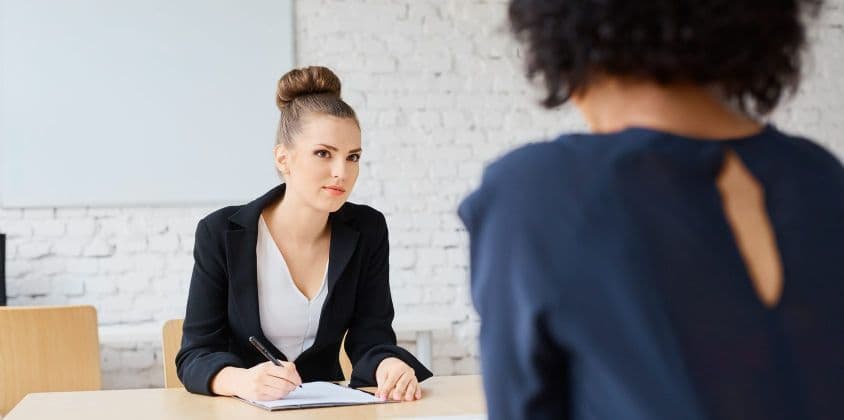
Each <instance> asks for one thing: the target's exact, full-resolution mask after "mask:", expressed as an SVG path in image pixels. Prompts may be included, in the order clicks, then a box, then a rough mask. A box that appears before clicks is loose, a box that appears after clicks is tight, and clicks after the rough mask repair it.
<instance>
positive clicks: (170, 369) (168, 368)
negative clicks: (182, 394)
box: [161, 319, 184, 388]
mask: <svg viewBox="0 0 844 420" xmlns="http://www.w3.org/2000/svg"><path fill="white" fill-rule="evenodd" d="M183 323H184V320H182V319H171V320H169V321H167V322H165V323H164V328H163V329H162V337H161V338H162V340H161V356H162V358H163V359H164V387H165V388H180V387H182V381H180V380H179V375H177V374H176V353H178V352H179V349H180V348H181V347H182V324H183Z"/></svg>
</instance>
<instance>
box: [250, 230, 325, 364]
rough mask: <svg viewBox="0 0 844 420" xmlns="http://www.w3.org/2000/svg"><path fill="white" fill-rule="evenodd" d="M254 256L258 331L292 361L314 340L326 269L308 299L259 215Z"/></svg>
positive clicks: (322, 300) (323, 294)
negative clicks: (317, 286) (255, 263)
mask: <svg viewBox="0 0 844 420" xmlns="http://www.w3.org/2000/svg"><path fill="white" fill-rule="evenodd" d="M255 253H256V256H257V274H258V310H259V314H260V318H261V330H262V331H263V332H264V335H265V336H266V337H267V339H268V340H270V342H272V343H273V345H274V346H276V348H278V349H279V350H280V351H281V352H282V353H284V355H285V356H286V357H287V360H291V361H293V360H295V359H296V358H297V357H299V355H300V354H302V353H303V352H304V351H305V350H306V349H308V348H309V347H311V345H313V344H314V340H315V339H316V333H317V328H318V327H319V318H320V314H321V312H322V307H323V304H324V303H325V297H326V295H327V285H326V283H327V282H326V278H325V277H326V275H327V273H328V266H327V264H326V269H325V273H326V274H324V275H323V279H322V286H320V288H319V292H317V294H316V296H314V297H313V299H310V300H309V299H308V298H307V297H306V296H305V295H304V294H303V293H302V292H301V291H300V290H299V288H298V287H297V286H296V284H295V283H294V282H293V278H292V277H291V275H290V270H289V269H288V267H287V263H286V262H285V260H284V255H282V253H281V250H279V248H278V246H277V245H276V243H275V241H273V237H272V235H270V230H269V228H268V227H267V224H266V222H265V221H264V217H263V216H261V217H259V218H258V241H257V242H256V244H255Z"/></svg>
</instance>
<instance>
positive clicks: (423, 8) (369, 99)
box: [0, 0, 844, 387]
mask: <svg viewBox="0 0 844 420" xmlns="http://www.w3.org/2000/svg"><path fill="white" fill-rule="evenodd" d="M829 9H830V10H829V13H828V14H827V15H826V16H825V17H824V19H823V21H822V22H821V23H820V24H819V25H818V27H817V29H816V30H815V31H814V32H813V39H814V40H815V41H816V42H817V44H816V46H815V50H814V51H815V54H814V56H815V57H816V58H815V59H814V64H813V65H810V66H808V67H807V70H808V72H809V76H808V79H807V81H806V83H805V84H804V85H803V88H801V92H800V93H799V96H798V98H797V99H796V100H795V101H793V102H791V103H789V104H787V105H786V106H785V107H784V108H783V109H782V110H781V111H780V112H779V113H778V114H777V115H776V116H775V118H774V121H775V123H777V124H778V125H779V126H780V127H782V128H785V129H788V130H793V131H796V132H800V133H804V134H806V135H809V136H811V137H814V138H816V139H818V140H819V141H820V142H822V143H824V144H826V145H827V146H829V147H830V148H832V149H833V150H834V151H835V152H836V153H837V154H838V155H839V156H842V157H844V139H842V136H841V134H842V128H844V127H842V125H844V121H843V120H842V115H844V81H842V79H841V78H840V77H839V75H841V74H844V51H842V49H841V48H840V45H841V44H842V43H844V29H842V22H844V0H833V1H830V5H829ZM504 15H505V2H503V1H469V0H452V1H434V0H395V1H386V0H377V1H376V0H371V1H370V0H367V1H316V0H305V1H298V2H297V4H296V18H297V23H296V25H297V37H298V40H297V54H298V63H299V64H300V65H307V64H322V65H327V66H329V67H332V68H333V69H335V70H336V71H337V72H338V73H339V74H340V76H341V77H342V79H343V82H344V92H345V96H346V97H347V99H348V101H349V102H350V103H351V104H352V105H353V106H354V107H355V108H356V110H357V111H358V113H359V114H360V117H361V123H362V125H363V127H364V148H365V149H366V150H365V154H364V161H363V162H364V163H363V167H362V173H361V178H360V181H359V183H358V186H357V189H356V191H355V193H354V194H353V201H356V202H364V203H369V204H372V205H374V206H375V207H376V208H379V209H381V210H382V211H384V212H385V213H386V214H387V219H388V223H389V226H390V229H391V238H390V239H391V245H392V259H391V262H392V266H391V276H392V285H393V295H394V300H395V302H396V310H397V312H423V311H424V312H425V313H427V314H442V315H445V316H449V317H450V318H451V319H452V320H453V327H452V329H451V331H442V332H439V333H437V334H435V336H434V366H433V370H434V372H435V373H436V374H454V373H475V372H477V349H476V347H477V346H476V344H475V340H476V335H477V326H478V321H477V317H476V315H475V313H474V311H473V310H472V309H471V305H470V303H469V299H468V290H467V286H468V284H467V279H468V278H467V240H466V237H465V234H464V232H463V230H462V228H461V225H460V223H459V221H458V219H457V217H456V215H455V208H456V206H457V204H458V202H459V201H460V199H461V198H462V197H463V196H464V194H465V193H466V192H467V191H468V190H469V189H470V188H471V187H472V186H473V185H475V184H476V182H477V180H478V179H479V176H480V174H481V170H482V167H483V165H484V164H485V163H486V162H488V161H489V160H490V159H492V158H494V157H495V156H497V155H499V154H501V153H503V152H504V151H506V150H508V149H510V148H512V147H513V146H515V145H517V144H521V143H524V142H525V141H528V140H531V139H537V138H541V137H543V136H549V135H552V134H553V133H558V132H561V131H566V130H573V129H578V130H582V129H584V125H583V123H582V122H581V121H580V119H579V117H578V116H577V115H576V114H575V113H574V111H573V110H571V109H568V108H566V109H563V110H557V111H553V112H549V111H543V110H541V109H540V107H539V106H537V105H536V100H537V99H538V98H539V95H540V92H539V91H538V90H536V89H534V88H532V87H531V86H530V85H529V84H528V83H527V82H526V81H524V79H523V77H522V76H521V70H520V68H521V67H520V63H519V61H518V58H517V57H516V53H515V44H514V43H513V42H511V41H510V40H509V36H508V35H507V33H506V32H505V31H504V30H503V22H504V21H503V19H504ZM268 94H272V92H268ZM269 147H270V145H269V144H268V147H267V150H269ZM210 210H211V209H210V208H193V207H191V208H183V207H180V208H148V207H140V208H138V207H132V208H68V209H65V208H61V209H22V210H19V209H17V210H8V209H7V210H3V211H2V212H0V231H5V232H6V233H8V234H9V235H10V238H9V244H8V245H9V246H8V249H9V253H10V255H9V256H8V257H9V263H8V276H9V285H8V288H9V293H10V303H11V304H12V305H29V304H51V303H92V304H94V305H96V306H97V308H98V311H99V312H98V314H99V319H100V322H101V323H103V324H136V323H146V322H161V321H163V320H164V319H167V318H171V317H179V316H182V314H183V311H184V302H185V296H186V290H187V284H188V281H189V277H190V269H191V265H192V260H191V255H190V252H191V250H192V245H193V243H192V242H193V230H194V228H195V224H196V221H197V220H198V219H199V218H200V217H201V216H203V215H204V214H206V213H207V212H208V211H210ZM158 357H159V356H158V354H157V353H155V352H154V351H153V346H152V345H148V346H140V347H137V346H132V345H129V346H122V347H120V346H111V347H107V348H104V349H103V360H104V365H103V367H104V369H105V378H104V381H105V386H107V387H134V386H157V385H160V384H161V373H160V361H159V360H158Z"/></svg>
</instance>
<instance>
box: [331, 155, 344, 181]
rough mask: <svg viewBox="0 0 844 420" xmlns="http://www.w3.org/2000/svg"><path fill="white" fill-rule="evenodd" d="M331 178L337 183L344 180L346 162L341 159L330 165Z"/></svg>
mask: <svg viewBox="0 0 844 420" xmlns="http://www.w3.org/2000/svg"><path fill="white" fill-rule="evenodd" d="M331 177H332V178H334V179H336V180H338V181H343V180H345V179H346V162H345V161H344V160H343V159H337V160H335V161H334V162H333V163H332V165H331Z"/></svg>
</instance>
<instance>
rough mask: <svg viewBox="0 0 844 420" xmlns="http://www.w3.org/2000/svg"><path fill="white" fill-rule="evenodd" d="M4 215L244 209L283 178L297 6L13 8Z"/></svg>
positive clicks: (79, 1)
mask: <svg viewBox="0 0 844 420" xmlns="http://www.w3.org/2000/svg"><path fill="white" fill-rule="evenodd" d="M0 1H1V2H2V10H1V11H0V13H2V14H0V19H2V20H0V27H2V43H0V59H2V61H0V82H1V83H2V85H0V95H2V108H1V109H0V126H1V127H2V128H0V143H2V151H0V165H2V171H0V174H2V175H0V181H2V191H0V203H2V206H3V207H61V206H124V205H172V204H194V203H197V204H199V203H222V202H242V201H247V200H249V199H251V198H254V197H256V196H258V195H259V194H261V193H262V192H264V191H265V190H267V189H269V188H270V187H271V186H273V185H275V184H277V183H278V182H279V180H278V177H277V175H276V172H275V168H274V166H273V160H272V147H273V144H274V138H275V137H274V136H275V129H276V124H277V122H278V109H277V108H276V106H275V99H274V98H275V87H276V83H277V81H278V78H279V77H280V76H281V75H282V74H283V73H284V72H286V71H287V70H289V69H291V68H292V67H293V56H294V40H293V18H292V12H293V6H292V4H291V0H281V1H280V0H249V1H235V0H121V1H110V0H74V1H56V0H0Z"/></svg>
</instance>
